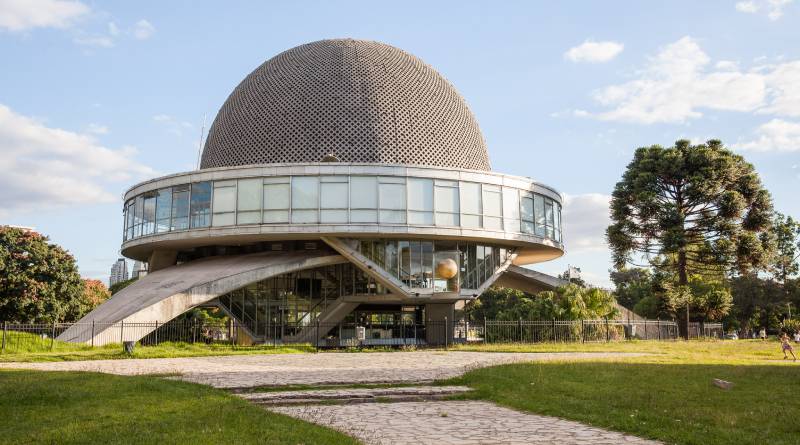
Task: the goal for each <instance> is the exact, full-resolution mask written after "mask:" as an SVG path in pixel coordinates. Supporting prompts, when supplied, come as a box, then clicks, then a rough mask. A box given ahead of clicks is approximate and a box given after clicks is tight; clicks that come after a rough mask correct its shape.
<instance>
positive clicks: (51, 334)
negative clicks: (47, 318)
mask: <svg viewBox="0 0 800 445" xmlns="http://www.w3.org/2000/svg"><path fill="white" fill-rule="evenodd" d="M55 339H56V322H55V321H54V322H53V328H52V329H51V330H50V350H51V351H52V350H53V344H54V343H55Z"/></svg>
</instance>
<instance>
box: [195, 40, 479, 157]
mask: <svg viewBox="0 0 800 445" xmlns="http://www.w3.org/2000/svg"><path fill="white" fill-rule="evenodd" d="M330 153H332V154H333V155H335V157H336V158H338V159H339V160H340V161H342V162H378V163H397V164H417V165H431V166H438V167H453V168H465V169H474V170H491V167H490V165H489V155H488V153H487V151H486V145H485V143H484V140H483V136H482V135H481V131H480V129H479V128H478V123H477V121H476V120H475V116H473V114H472V112H471V111H470V110H469V107H467V104H466V102H464V99H463V98H462V97H461V95H459V94H458V92H457V91H456V90H455V88H453V86H452V85H451V84H450V83H449V82H448V81H447V80H445V79H444V78H443V77H442V76H441V75H440V74H439V73H438V72H436V70H434V69H433V68H431V67H430V66H428V65H426V64H425V63H424V62H422V61H421V60H420V59H418V58H417V57H415V56H412V55H411V54H408V53H406V52H404V51H402V50H400V49H397V48H395V47H392V46H389V45H386V44H383V43H379V42H371V41H364V40H351V39H342V40H321V41H318V42H312V43H308V44H305V45H300V46H298V47H295V48H292V49H290V50H288V51H285V52H283V53H281V54H278V55H277V56H275V57H273V58H272V59H269V60H267V61H266V62H264V63H263V64H262V65H261V66H259V67H258V68H256V70H255V71H253V72H252V73H250V75H248V76H247V77H246V78H245V79H244V80H243V81H242V83H240V84H239V86H237V87H236V89H235V90H233V93H231V95H230V97H228V99H227V100H226V101H225V104H224V105H223V106H222V109H221V110H220V111H219V113H218V114H217V117H216V119H215V120H214V123H213V124H212V126H211V128H210V130H209V133H208V140H207V141H206V144H205V147H204V149H203V156H202V160H201V163H200V168H212V167H225V166H237V165H253V164H272V163H302V162H320V161H322V159H323V158H324V157H325V156H326V155H328V154H330Z"/></svg>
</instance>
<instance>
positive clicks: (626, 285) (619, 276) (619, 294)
mask: <svg viewBox="0 0 800 445" xmlns="http://www.w3.org/2000/svg"><path fill="white" fill-rule="evenodd" d="M610 276H611V281H612V282H613V283H614V287H615V290H614V296H615V297H616V298H617V302H618V303H619V304H621V305H623V306H624V307H626V308H628V309H631V310H633V309H634V307H636V305H637V304H638V303H639V302H640V301H641V300H642V299H645V298H649V297H653V296H654V292H653V282H652V278H653V277H652V274H651V273H650V270H648V269H644V268H641V267H626V268H622V269H620V270H614V271H611V272H610ZM637 313H638V312H637ZM640 315H641V314H640Z"/></svg>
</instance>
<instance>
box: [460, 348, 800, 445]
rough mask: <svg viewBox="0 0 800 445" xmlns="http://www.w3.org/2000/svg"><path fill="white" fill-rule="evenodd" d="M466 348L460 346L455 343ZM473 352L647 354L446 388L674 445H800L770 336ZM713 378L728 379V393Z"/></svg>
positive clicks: (788, 383)
mask: <svg viewBox="0 0 800 445" xmlns="http://www.w3.org/2000/svg"><path fill="white" fill-rule="evenodd" d="M462 349H467V348H462ZM469 349H473V350H493V351H500V350H504V351H518V352H522V351H536V352H542V351H553V350H562V351H563V350H570V351H575V350H595V351H609V350H614V351H627V352H649V353H651V354H652V355H648V356H642V357H632V358H625V359H612V360H601V361H592V362H564V361H561V362H536V363H529V364H513V365H503V366H496V367H491V368H485V369H478V370H474V371H471V372H469V373H468V374H466V375H465V376H463V377H460V378H456V379H452V380H449V381H447V382H446V383H447V384H465V385H468V386H470V387H472V388H474V389H475V392H474V393H472V394H470V395H468V396H459V397H460V398H465V397H466V398H477V399H485V400H491V401H494V402H496V403H498V404H501V405H505V406H508V407H511V408H514V409H518V410H523V411H530V412H534V413H538V414H546V415H552V416H557V417H562V418H566V419H571V420H577V421H580V422H584V423H588V424H591V425H595V426H599V427H604V428H608V429H612V430H616V431H622V432H627V433H631V434H634V435H637V436H640V437H647V438H652V439H658V440H662V441H665V442H667V443H678V444H703V445H706V444H732V443H736V444H751V443H752V444H756V443H759V444H760V443H769V444H771V445H772V444H797V443H800V420H798V419H800V398H798V394H797V390H798V389H800V362H797V363H794V362H791V361H784V360H783V359H782V358H783V354H782V353H781V352H780V347H779V344H778V343H777V342H775V341H769V342H761V341H749V340H748V341H725V342H721V341H707V342H700V341H690V342H682V341H681V342H669V343H667V342H664V343H660V342H628V343H616V344H591V345H582V346H581V347H578V345H533V346H524V345H521V346H516V345H505V346H501V345H488V346H481V347H477V348H469ZM713 378H720V379H723V380H728V381H731V382H733V383H734V387H733V388H732V389H731V390H727V391H726V390H722V389H719V388H717V387H715V386H713V385H712V383H711V381H712V379H713Z"/></svg>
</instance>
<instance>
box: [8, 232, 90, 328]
mask: <svg viewBox="0 0 800 445" xmlns="http://www.w3.org/2000/svg"><path fill="white" fill-rule="evenodd" d="M48 241H49V240H48V238H47V237H45V236H42V235H40V234H39V233H36V232H34V231H30V230H24V229H19V228H15V227H9V226H0V270H2V271H3V273H2V274H0V320H3V321H10V322H21V323H52V322H62V321H73V320H75V319H76V318H75V317H76V316H77V315H76V314H80V312H81V310H80V307H81V305H82V299H83V297H84V290H85V286H84V284H83V283H82V282H81V277H80V275H79V274H78V269H77V266H76V265H75V259H74V258H73V257H72V255H70V254H69V253H68V252H67V251H65V250H64V249H62V248H61V247H59V246H57V245H55V244H50V243H49V242H48Z"/></svg>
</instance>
